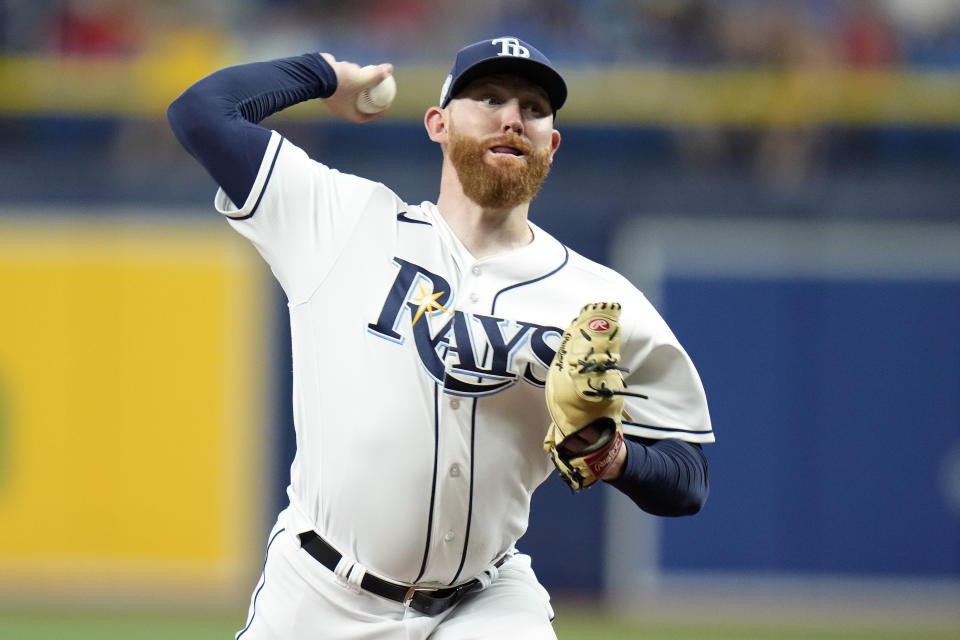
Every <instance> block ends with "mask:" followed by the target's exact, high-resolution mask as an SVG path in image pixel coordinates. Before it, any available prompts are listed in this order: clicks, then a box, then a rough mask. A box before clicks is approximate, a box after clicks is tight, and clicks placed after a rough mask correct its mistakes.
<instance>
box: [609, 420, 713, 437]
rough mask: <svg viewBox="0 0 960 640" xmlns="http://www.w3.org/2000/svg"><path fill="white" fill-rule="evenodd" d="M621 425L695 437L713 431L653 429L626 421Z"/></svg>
mask: <svg viewBox="0 0 960 640" xmlns="http://www.w3.org/2000/svg"><path fill="white" fill-rule="evenodd" d="M623 424H625V425H627V424H628V425H630V426H631V427H641V428H643V429H650V430H651V431H662V432H663V433H693V434H696V435H705V434H708V433H713V429H710V430H709V431H698V430H696V429H673V428H669V427H653V426H650V425H649V424H641V423H639V422H628V421H626V420H624V421H623Z"/></svg>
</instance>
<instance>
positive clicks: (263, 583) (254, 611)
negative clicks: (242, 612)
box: [237, 529, 286, 640]
mask: <svg viewBox="0 0 960 640" xmlns="http://www.w3.org/2000/svg"><path fill="white" fill-rule="evenodd" d="M284 531H286V529H280V530H279V531H277V532H276V533H275V534H273V537H272V538H270V542H268V543H267V551H266V553H264V554H263V571H262V572H260V586H259V587H257V592H256V593H255V594H253V607H252V610H251V611H250V619H249V620H247V626H245V627H244V628H243V630H242V631H241V632H240V633H238V634H237V640H240V636H242V635H243V634H245V633H246V632H247V630H248V629H250V625H252V624H253V619H254V618H256V617H257V598H258V597H259V596H260V592H261V591H263V587H264V586H266V584H267V559H268V558H270V547H272V546H273V541H274V540H276V539H277V536H279V535H280V534H281V533H283V532H284Z"/></svg>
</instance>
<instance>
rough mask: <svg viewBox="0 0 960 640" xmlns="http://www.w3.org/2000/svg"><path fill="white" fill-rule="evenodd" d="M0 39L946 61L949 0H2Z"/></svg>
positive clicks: (367, 51)
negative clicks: (506, 45) (488, 45)
mask: <svg viewBox="0 0 960 640" xmlns="http://www.w3.org/2000/svg"><path fill="white" fill-rule="evenodd" d="M0 12H2V13H0V16H2V22H0V24H2V25H3V30H2V32H0V50H2V51H4V52H8V53H18V54H25V53H26V54H50V55H108V56H135V55H139V54H142V53H144V52H145V51H147V50H149V49H150V47H152V46H156V45H157V42H158V41H160V40H164V39H177V38H183V37H194V36H195V34H196V32H197V31H198V30H199V31H203V32H205V34H206V37H208V38H211V39H214V40H216V41H218V43H219V44H220V45H221V46H222V45H223V44H226V45H228V46H233V47H236V48H237V49H238V50H243V51H255V52H258V53H260V52H267V53H269V49H271V48H274V49H275V50H274V51H273V53H275V54H281V55H282V54H285V53H287V52H288V51H290V50H298V49H302V50H305V51H308V50H313V49H316V48H318V47H325V48H329V49H331V50H336V51H343V52H348V53H350V54H354V52H356V54H358V55H362V56H365V57H370V56H372V57H382V58H384V59H396V60H402V61H430V62H432V61H435V60H437V59H438V58H439V59H446V57H448V56H449V52H450V51H451V50H456V49H457V48H459V47H460V46H462V44H463V43H464V42H468V41H471V38H472V37H474V35H475V34H476V33H514V32H523V33H524V34H526V35H527V37H528V38H529V39H530V40H531V41H534V42H537V43H539V45H540V46H541V47H542V48H543V49H544V50H545V51H549V52H551V54H552V57H553V59H554V61H555V62H558V63H574V64H576V63H591V64H592V63H603V64H627V65H633V64H641V65H649V64H667V65H673V64H680V65H690V64H693V65H704V66H710V67H715V66H723V65H738V66H739V65H750V66H755V65H763V66H767V65H774V66H795V65H799V66H855V67H890V66H896V65H911V66H921V67H926V68H941V69H950V68H955V67H956V66H957V65H958V64H960V27H958V16H960V7H958V5H957V3H956V2H953V1H952V0H922V1H920V2H917V1H914V0H808V1H799V0H726V1H721V0H556V1H555V2H551V3H549V5H546V4H544V3H543V2H538V1H536V0H484V1H480V2H470V3H460V2H447V1H445V0H394V1H391V0H356V1H354V2H335V1H330V0H318V1H316V2H302V1H300V0H237V1H235V2H214V1H213V0H201V1H199V2H189V1H186V0H172V1H169V2H164V1H152V2H151V1H135V2H125V1H123V0H59V1H56V0H41V1H37V2H28V1H27V0H4V1H3V2H2V3H0Z"/></svg>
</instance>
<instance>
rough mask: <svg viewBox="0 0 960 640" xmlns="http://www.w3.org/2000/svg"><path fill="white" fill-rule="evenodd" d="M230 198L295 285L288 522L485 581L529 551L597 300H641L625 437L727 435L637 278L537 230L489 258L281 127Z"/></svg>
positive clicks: (632, 334) (231, 213)
mask: <svg viewBox="0 0 960 640" xmlns="http://www.w3.org/2000/svg"><path fill="white" fill-rule="evenodd" d="M216 206H217V209H218V210H219V211H220V212H221V213H223V214H225V215H226V216H228V217H229V218H230V221H231V224H232V226H233V227H234V228H236V229H237V231H239V232H240V233H241V234H243V235H244V236H245V237H247V238H249V239H250V240H251V242H253V244H254V245H255V246H256V248H257V249H258V250H259V252H260V253H261V255H262V256H263V257H264V259H265V260H266V261H267V263H268V264H269V265H270V268H271V269H272V271H273V273H274V275H275V276H276V278H277V279H278V280H279V282H280V284H281V285H282V287H283V289H284V291H285V292H286V295H287V298H288V302H289V308H290V325H291V333H292V342H293V405H294V420H295V427H296V441H297V452H296V457H295V459H294V462H293V465H292V467H291V478H290V486H289V488H288V494H289V497H290V503H291V506H290V508H289V509H287V510H286V511H285V514H286V516H285V517H286V520H287V521H286V522H285V523H283V524H284V526H286V527H287V529H288V530H289V531H293V532H299V531H306V530H309V529H314V530H316V531H317V533H319V534H320V535H321V536H322V537H323V538H325V539H326V540H327V541H328V542H329V543H330V544H332V545H333V546H334V547H336V548H337V549H338V550H339V551H340V552H341V553H343V554H344V555H345V556H346V557H347V558H350V559H351V560H354V561H356V562H358V563H359V564H360V565H361V566H362V567H363V568H364V569H365V570H366V571H368V572H370V573H373V574H376V575H378V576H380V577H382V578H386V579H389V580H394V581H397V582H404V583H418V584H421V585H424V586H446V585H451V584H459V583H462V582H465V581H467V580H469V579H471V578H472V577H473V576H475V575H476V574H478V573H479V572H481V571H482V570H483V569H484V568H486V567H487V566H489V565H490V563H491V562H493V561H494V560H495V559H496V558H497V557H499V556H500V555H502V554H503V553H504V552H506V551H508V550H510V549H512V548H513V545H514V544H515V543H516V541H517V539H518V538H520V536H522V535H523V533H524V531H525V530H526V527H527V520H528V515H529V508H530V498H531V495H532V493H533V491H534V489H536V488H537V486H538V485H539V484H540V483H542V482H543V481H544V480H545V479H546V478H547V477H548V476H549V474H550V473H551V472H552V471H553V463H552V462H551V460H550V458H549V456H548V455H547V454H546V453H545V452H544V450H543V437H544V435H545V433H546V428H547V426H548V425H549V423H550V418H549V415H548V413H547V410H546V405H545V403H544V395H543V386H544V379H545V377H546V371H547V368H548V366H549V363H550V361H551V359H552V358H553V354H554V351H555V349H556V347H557V345H558V343H559V339H560V335H561V333H562V331H563V329H564V328H565V327H566V326H567V325H568V324H569V323H570V322H571V321H572V320H573V319H574V317H575V316H576V315H577V314H578V313H579V310H580V308H581V307H582V306H583V305H584V304H586V303H589V302H598V301H611V302H620V303H621V304H622V306H623V311H622V315H621V320H622V331H623V338H622V355H623V364H624V365H625V366H626V367H628V368H629V370H630V373H629V375H628V376H627V378H626V383H627V386H628V389H631V390H636V391H637V392H640V393H643V394H645V395H647V396H649V399H646V400H644V399H641V398H629V397H628V398H627V399H626V404H625V407H626V409H625V416H624V418H625V419H624V432H625V433H627V434H633V435H638V436H643V437H646V438H666V437H673V438H680V439H683V440H687V441H689V442H699V443H705V442H712V441H713V435H712V431H711V426H710V418H709V415H708V412H707V405H706V399H705V396H704V392H703V388H702V385H701V383H700V379H699V376H698V375H697V372H696V370H695V369H694V367H693V364H692V363H691V361H690V359H689V358H688V357H687V354H686V353H685V352H684V350H683V349H682V348H681V346H680V345H679V344H678V342H677V340H676V338H675V337H674V335H673V334H672V332H671V331H670V329H669V328H668V327H667V325H666V324H665V323H664V322H663V320H662V319H661V318H660V316H659V315H658V314H657V312H656V311H655V310H654V309H653V307H652V306H651V305H650V304H649V303H648V302H647V300H646V299H645V298H644V297H643V295H642V294H641V293H640V292H639V291H638V290H637V289H636V288H635V287H633V286H632V285H631V284H630V283H629V282H628V281H627V280H626V279H625V278H623V277H622V276H620V275H618V274H617V273H615V272H613V271H611V270H610V269H607V268H606V267H603V266H601V265H598V264H596V263H594V262H591V261H589V260H587V259H585V258H583V257H582V256H579V255H577V254H576V253H574V252H573V251H570V250H569V249H568V248H566V247H565V246H563V245H562V244H560V243H559V242H558V241H557V240H555V239H554V238H553V237H551V236H550V235H549V234H547V233H546V232H545V231H543V230H542V229H540V228H539V227H537V226H535V225H533V224H531V228H532V230H533V234H534V239H533V241H532V242H531V243H530V244H529V245H527V246H525V247H523V248H520V249H517V250H514V251H508V252H505V253H503V254H500V255H496V256H492V257H486V258H482V259H479V260H478V259H476V258H474V257H473V256H472V255H471V254H470V253H469V252H468V251H467V250H466V248H465V247H464V246H463V244H462V243H461V242H460V241H459V240H458V239H457V237H456V236H455V234H454V233H453V232H452V231H451V229H450V227H449V226H448V225H447V224H446V222H445V221H444V218H443V217H442V216H441V215H440V213H439V211H438V210H437V208H436V206H435V205H434V204H432V203H429V202H424V203H422V204H420V205H408V204H406V203H404V202H403V201H402V200H401V199H400V198H399V197H398V196H397V195H396V194H394V193H393V192H392V191H391V190H390V189H388V188H387V187H385V186H384V185H382V184H379V183H375V182H372V181H369V180H366V179H363V178H359V177H356V176H352V175H347V174H343V173H340V172H338V171H336V170H334V169H331V168H329V167H326V166H324V165H323V164H320V163H318V162H315V161H313V160H311V159H310V158H309V157H308V156H307V155H306V153H305V152H304V151H302V150H301V149H299V148H297V147H296V146H295V145H294V144H292V143H291V142H290V141H288V140H286V139H284V138H282V137H281V136H280V135H279V134H278V133H276V132H273V133H272V136H271V140H270V143H269V146H268V148H267V151H266V153H265V155H264V159H263V162H262V165H261V167H260V171H259V174H258V175H257V178H256V181H255V183H254V186H253V188H252V190H251V193H250V195H249V197H248V199H247V202H246V203H244V205H243V206H242V207H241V208H237V207H236V206H235V205H234V204H233V203H232V202H230V200H229V198H228V197H227V196H226V194H225V193H223V191H220V192H218V194H217V198H216Z"/></svg>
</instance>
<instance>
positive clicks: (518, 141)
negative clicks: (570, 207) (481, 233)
mask: <svg viewBox="0 0 960 640" xmlns="http://www.w3.org/2000/svg"><path fill="white" fill-rule="evenodd" d="M500 145H503V146H509V147H513V148H515V149H518V150H519V151H521V152H522V153H523V155H522V156H511V155H509V154H497V155H496V156H495V157H494V158H490V159H489V160H488V158H489V155H488V150H489V149H490V148H491V147H494V146H500ZM449 152H450V162H451V163H452V164H453V167H454V168H455V169H456V170H457V176H458V177H459V178H460V184H461V186H462V187H463V193H464V194H465V195H466V196H467V197H468V198H470V199H471V200H473V201H474V202H476V203H477V204H478V205H480V206H481V207H484V208H487V209H508V208H511V207H515V206H517V205H519V204H523V203H526V202H530V201H531V200H533V197H534V196H535V195H537V191H539V190H540V185H541V184H543V180H544V179H545V178H546V177H547V173H549V172H550V149H543V150H542V151H537V152H534V151H533V148H532V147H531V146H530V145H529V144H527V143H526V142H524V140H523V139H522V138H521V137H520V136H518V135H517V134H515V133H508V134H504V135H503V136H500V137H498V138H496V139H489V138H488V139H487V141H486V142H481V141H480V139H478V138H473V137H471V136H466V135H460V134H458V133H457V132H456V131H455V130H454V129H453V128H452V127H451V128H450V146H449Z"/></svg>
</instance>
